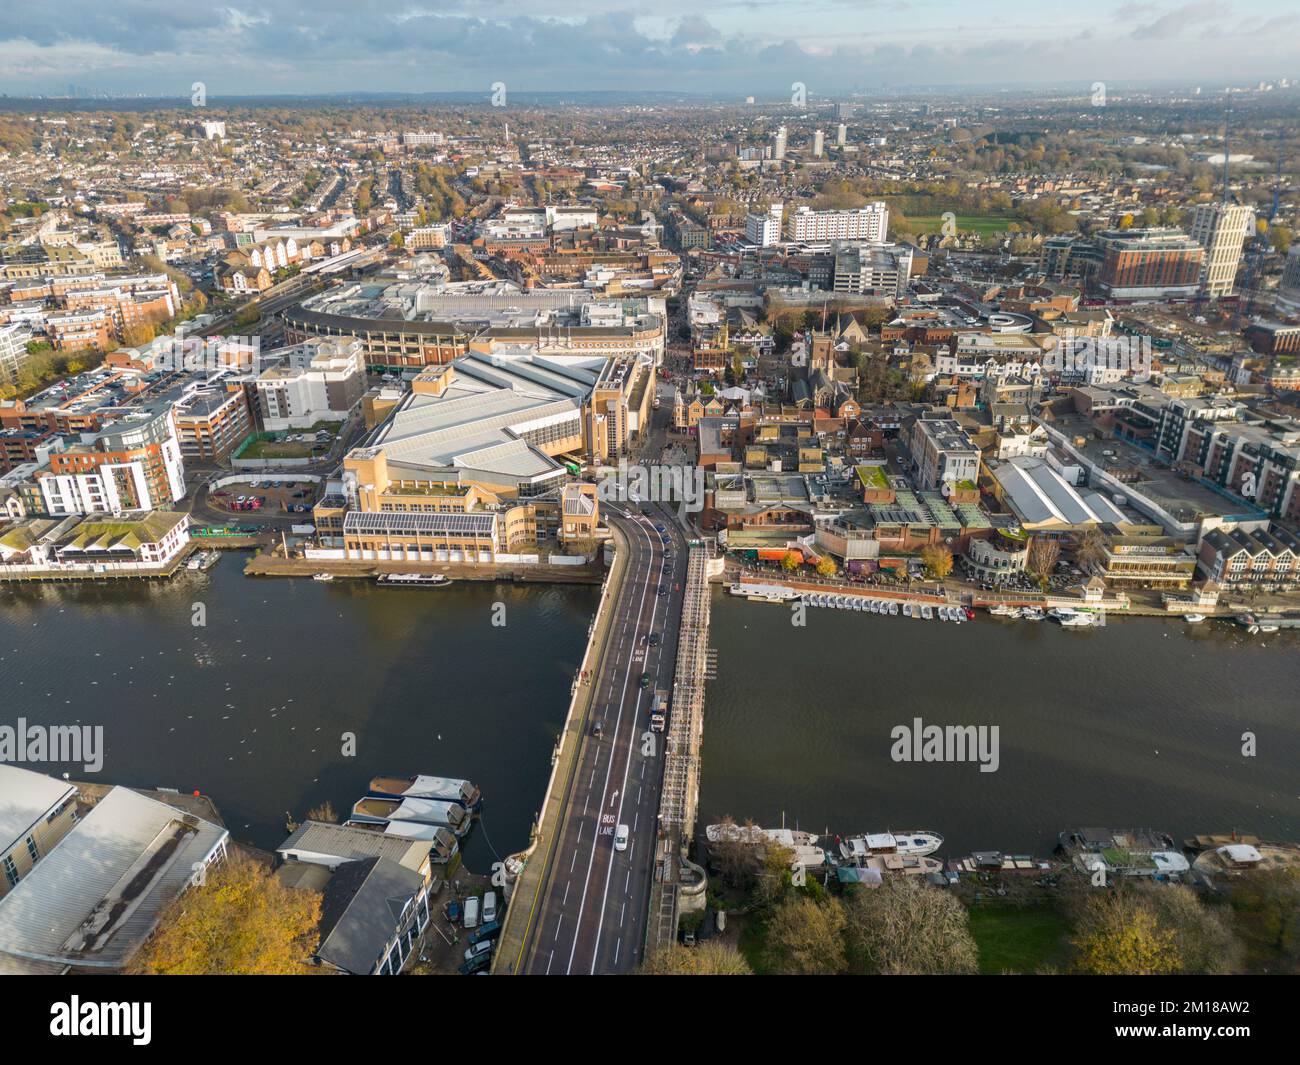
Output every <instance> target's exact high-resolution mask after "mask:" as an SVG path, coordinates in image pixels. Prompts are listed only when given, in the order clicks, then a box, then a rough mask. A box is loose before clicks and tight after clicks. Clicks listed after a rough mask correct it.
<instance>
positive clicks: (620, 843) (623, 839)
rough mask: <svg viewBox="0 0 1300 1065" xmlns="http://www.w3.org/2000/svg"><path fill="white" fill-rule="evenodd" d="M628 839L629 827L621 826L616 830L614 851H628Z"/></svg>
mask: <svg viewBox="0 0 1300 1065" xmlns="http://www.w3.org/2000/svg"><path fill="white" fill-rule="evenodd" d="M627 837H628V831H627V825H619V826H618V828H616V829H614V849H615V850H616V851H625V850H627Z"/></svg>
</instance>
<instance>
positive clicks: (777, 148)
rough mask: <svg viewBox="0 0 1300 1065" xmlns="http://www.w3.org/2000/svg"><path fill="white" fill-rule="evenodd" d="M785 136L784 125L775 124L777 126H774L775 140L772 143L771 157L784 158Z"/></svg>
mask: <svg viewBox="0 0 1300 1065" xmlns="http://www.w3.org/2000/svg"><path fill="white" fill-rule="evenodd" d="M787 136H788V135H787V133H786V129H785V127H784V126H777V128H776V139H775V141H774V142H773V144H772V158H773V159H784V158H785V145H786V139H787Z"/></svg>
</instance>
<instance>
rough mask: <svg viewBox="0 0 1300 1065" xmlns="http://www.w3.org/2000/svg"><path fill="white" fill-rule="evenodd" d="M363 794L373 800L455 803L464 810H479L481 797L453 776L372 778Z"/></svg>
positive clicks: (475, 790)
mask: <svg viewBox="0 0 1300 1065" xmlns="http://www.w3.org/2000/svg"><path fill="white" fill-rule="evenodd" d="M366 795H368V796H369V797H370V798H373V799H435V800H437V801H439V802H456V803H460V805H461V806H463V807H465V809H466V810H474V811H476V810H478V809H479V808H480V807H481V806H482V805H483V794H482V792H480V791H479V789H478V788H476V787H475V786H474V785H473V784H471V783H470V782H469V781H468V780H457V779H455V778H453V777H432V776H424V775H422V774H421V775H417V776H413V777H372V778H371V780H370V786H369V787H368V788H367V789H366Z"/></svg>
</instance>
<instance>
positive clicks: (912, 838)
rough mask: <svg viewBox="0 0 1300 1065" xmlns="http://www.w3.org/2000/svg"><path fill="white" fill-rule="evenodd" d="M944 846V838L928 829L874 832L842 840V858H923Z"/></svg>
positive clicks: (847, 859)
mask: <svg viewBox="0 0 1300 1065" xmlns="http://www.w3.org/2000/svg"><path fill="white" fill-rule="evenodd" d="M942 846H943V836H941V835H939V833H938V832H931V831H929V830H926V829H914V830H912V831H908V832H874V833H867V834H866V835H863V836H851V837H849V838H847V839H842V840H840V843H839V850H840V856H841V857H843V858H844V860H845V861H850V862H857V861H865V860H866V859H867V858H870V857H873V856H878V855H885V854H902V855H910V856H914V857H920V858H923V857H925V856H926V855H929V854H933V853H934V852H935V851H937V850H938V849H939V848H940V847H942Z"/></svg>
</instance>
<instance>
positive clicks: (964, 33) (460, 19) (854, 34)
mask: <svg viewBox="0 0 1300 1065" xmlns="http://www.w3.org/2000/svg"><path fill="white" fill-rule="evenodd" d="M485 12H490V13H485ZM1297 35H1300V11H1296V10H1295V7H1294V4H1285V3H1283V2H1282V0H1235V2H1234V3H1233V4H1231V5H1226V4H1219V3H1215V2H1213V0H1190V2H1180V0H1113V2H1112V4H1110V5H1107V6H1105V7H1100V6H1099V7H1096V8H1088V9H1080V8H1079V7H1078V5H1073V4H1068V3H1064V2H1061V0H1058V2H1055V3H1053V2H1051V0H1047V2H1037V3H1035V2H1031V0H989V2H988V3H987V4H985V5H982V6H981V7H980V9H979V10H978V11H973V10H972V9H971V8H970V7H969V5H967V4H965V3H963V2H962V0H911V2H903V0H802V2H799V3H793V4H788V3H777V2H775V0H723V2H719V3H713V4H708V5H703V6H701V5H698V4H695V3H688V2H686V0H657V2H656V3H655V4H654V5H630V4H625V5H622V6H621V7H613V8H611V6H610V5H609V4H608V3H607V2H606V0H528V2H527V3H523V2H518V0H499V2H498V3H496V4H493V5H491V6H490V7H487V6H485V5H483V4H481V3H479V2H470V0H438V3H437V5H436V6H435V5H432V4H428V3H427V2H426V0H414V2H413V3H412V4H403V5H401V6H397V5H385V4H382V3H380V4H357V3H355V2H353V0H311V2H308V0H259V3H258V5H257V6H256V7H255V8H244V7H241V6H239V0H232V3H230V4H222V5H212V6H187V7H184V8H170V7H163V6H160V5H157V4H155V3H153V2H151V0H51V2H50V3H48V4H45V5H42V6H37V5H25V6H21V7H17V8H15V9H14V10H13V11H12V12H10V13H9V14H8V15H7V17H6V19H5V23H4V25H3V27H0V71H3V76H0V92H3V93H5V94H7V95H9V96H11V97H13V96H19V97H23V98H51V97H62V96H66V95H68V89H69V87H71V88H72V89H73V90H74V91H73V93H72V95H73V96H74V97H75V96H76V94H77V93H78V92H83V93H89V95H88V96H87V97H85V98H91V99H93V98H101V97H112V96H129V97H140V96H145V97H155V96H156V97H158V98H179V97H182V96H186V95H188V94H189V92H190V86H191V84H192V83H194V82H202V83H203V84H204V85H205V86H206V89H207V92H208V94H209V96H210V97H228V96H232V95H236V94H234V93H231V92H230V89H231V88H232V87H236V86H237V87H238V88H239V89H240V93H239V94H238V95H241V96H249V97H254V96H271V97H281V96H303V97H317V96H320V95H337V94H338V92H339V90H338V88H337V86H339V85H340V84H343V85H350V86H355V87H356V88H354V89H352V90H350V91H351V92H353V93H360V92H378V93H385V94H399V95H402V94H408V93H418V94H424V93H457V92H467V91H469V92H473V91H477V90H476V89H474V88H466V86H482V91H483V92H487V91H488V87H489V86H490V85H492V84H493V83H496V82H504V83H505V84H506V86H507V89H508V90H509V91H511V92H515V91H518V92H531V93H538V92H558V93H579V92H618V91H624V92H656V91H657V92H678V91H680V92H682V93H686V94H691V95H705V96H716V95H719V94H721V95H724V96H727V97H734V96H739V97H742V98H743V97H744V96H746V95H751V94H752V95H754V96H755V97H757V98H759V99H767V100H776V99H779V98H780V97H781V96H783V95H785V94H788V93H789V92H790V89H789V86H790V85H791V84H792V83H795V82H798V83H801V84H803V85H806V86H807V88H808V91H809V92H810V93H814V94H816V95H817V96H820V97H822V98H826V97H827V96H832V95H839V96H843V95H846V94H850V93H854V92H863V91H875V89H876V87H878V86H881V85H884V86H907V87H918V86H923V87H940V88H962V87H971V88H983V89H988V88H993V87H996V86H999V85H1004V86H1007V87H1019V86H1035V85H1060V84H1066V83H1076V82H1077V83H1080V84H1085V85H1091V84H1092V83H1093V82H1095V81H1102V82H1107V83H1112V82H1113V83H1116V84H1119V83H1121V82H1122V83H1125V84H1139V83H1147V84H1161V83H1181V84H1187V85H1189V86H1192V85H1195V84H1198V83H1199V84H1201V85H1202V86H1203V87H1204V88H1206V89H1207V90H1209V89H1212V88H1215V87H1218V88H1222V87H1223V86H1224V85H1245V84H1253V83H1257V82H1259V81H1276V80H1277V79H1280V78H1295V77H1297V76H1298V75H1300V49H1297V47H1296V44H1295V41H1296V39H1297ZM1135 75H1138V77H1135ZM1003 76H1010V77H1011V78H1014V81H1009V82H1003V81H1002V80H1001V78H1002V77H1003ZM516 78H518V79H520V83H519V84H517V85H516V84H515V83H514V81H515V79H516ZM556 85H563V86H564V88H560V89H557V88H553V87H552V86H556ZM344 94H345V95H346V94H347V90H345V92H344Z"/></svg>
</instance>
